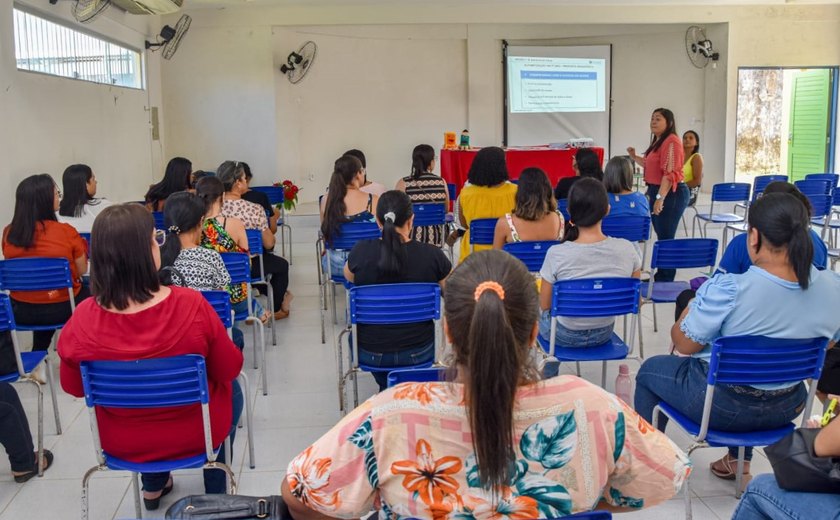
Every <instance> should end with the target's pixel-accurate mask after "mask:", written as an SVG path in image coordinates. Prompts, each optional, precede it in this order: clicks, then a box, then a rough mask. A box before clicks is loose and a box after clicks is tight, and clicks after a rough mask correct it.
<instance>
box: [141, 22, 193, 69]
mask: <svg viewBox="0 0 840 520" xmlns="http://www.w3.org/2000/svg"><path fill="white" fill-rule="evenodd" d="M190 23H192V18H190V16H189V15H186V14H185V15H182V16H181V18H180V19H179V20H178V23H176V24H175V27H174V28H172V27H170V26H169V25H164V26H163V29H161V30H160V36H159V37H158V41H157V42H154V43H152V42H150V41H147V42H146V48H147V49H153V51H152V52H154V50H157V49H158V48H160V47H163V53H162V56H163V59H165V60H171V59H172V56H175V51H177V50H178V45H180V44H181V38H183V37H184V35H185V34H187V31H188V30H189V28H190Z"/></svg>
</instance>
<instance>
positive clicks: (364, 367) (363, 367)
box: [359, 360, 434, 372]
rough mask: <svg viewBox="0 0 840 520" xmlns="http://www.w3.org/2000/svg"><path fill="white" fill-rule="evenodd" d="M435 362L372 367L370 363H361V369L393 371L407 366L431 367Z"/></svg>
mask: <svg viewBox="0 0 840 520" xmlns="http://www.w3.org/2000/svg"><path fill="white" fill-rule="evenodd" d="M433 364H434V360H432V361H429V362H428V363H422V364H420V365H394V366H392V367H372V366H370V365H365V364H364V363H359V370H364V371H365V372H391V371H392V370H403V369H407V368H417V369H425V368H431V366H432V365H433Z"/></svg>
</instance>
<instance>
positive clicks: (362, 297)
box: [350, 283, 440, 325]
mask: <svg viewBox="0 0 840 520" xmlns="http://www.w3.org/2000/svg"><path fill="white" fill-rule="evenodd" d="M437 319H440V285H438V284H436V283H392V284H382V285H363V286H355V287H353V288H352V289H350V323H351V324H353V325H356V324H359V323H362V324H367V325H395V324H399V323H418V322H424V321H432V320H437Z"/></svg>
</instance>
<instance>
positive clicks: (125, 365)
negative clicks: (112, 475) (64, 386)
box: [80, 354, 236, 520]
mask: <svg viewBox="0 0 840 520" xmlns="http://www.w3.org/2000/svg"><path fill="white" fill-rule="evenodd" d="M80 368H81V372H82V385H83V386H84V390H85V404H86V405H87V408H88V412H89V416H90V429H91V432H93V449H94V452H95V453H96V459H97V462H98V464H97V465H96V466H94V467H92V468H90V469H89V470H88V471H87V472H86V473H85V476H84V478H83V479H82V518H83V519H84V520H87V518H88V488H89V481H90V478H91V477H92V476H93V474H94V473H96V472H97V471H106V470H120V471H130V472H132V473H133V475H132V479H131V481H132V485H133V487H134V508H135V512H136V513H137V518H142V513H141V510H140V487H139V485H138V477H139V473H159V472H165V471H175V470H180V469H194V468H205V469H214V468H216V469H222V470H224V471H225V473H227V476H228V486H229V491H230V493H231V494H236V479H235V477H234V474H233V471H232V470H231V469H230V467H229V466H228V465H227V464H225V463H223V462H217V461H216V455H217V451H216V450H215V447H214V446H213V444H212V438H213V436H212V433H211V430H210V405H209V403H210V391H209V389H208V385H207V367H206V366H205V362H204V358H203V357H201V356H199V355H196V354H190V355H185V356H175V357H168V358H153V359H140V360H137V361H83V362H82V363H81V364H80ZM196 404H197V405H200V406H201V418H202V423H203V427H204V446H203V447H201V448H199V447H198V446H196V451H199V449H201V451H200V452H199V453H197V454H196V455H194V456H191V457H186V458H183V459H178V460H162V461H154V462H131V461H128V460H125V459H120V458H118V457H114V456H112V455H110V454H109V453H108V452H106V451H104V450H103V449H102V443H101V437H100V432H99V423H98V422H97V420H96V408H97V407H107V408H109V409H117V408H122V409H135V410H136V409H148V408H170V407H181V406H186V405H196ZM226 448H229V446H226ZM226 453H228V454H230V453H231V450H230V449H226ZM136 455H137V457H138V458H142V456H143V454H142V453H137V454H136ZM228 457H230V455H228Z"/></svg>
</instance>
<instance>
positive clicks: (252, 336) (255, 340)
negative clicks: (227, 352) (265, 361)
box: [245, 318, 262, 370]
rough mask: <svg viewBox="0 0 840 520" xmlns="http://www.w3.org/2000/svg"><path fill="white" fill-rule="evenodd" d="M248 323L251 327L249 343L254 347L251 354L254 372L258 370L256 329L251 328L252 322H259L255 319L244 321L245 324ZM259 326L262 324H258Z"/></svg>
mask: <svg viewBox="0 0 840 520" xmlns="http://www.w3.org/2000/svg"><path fill="white" fill-rule="evenodd" d="M249 321H250V322H251V325H252V328H251V342H252V343H253V345H254V348H253V350H252V351H251V352H252V353H253V358H254V369H255V370H256V369H257V368H259V363H257V329H256V328H254V327H253V326H254V322H255V321H259V320H257V319H256V318H248V319H247V320H245V323H248V322H249ZM260 325H262V324H260Z"/></svg>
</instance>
